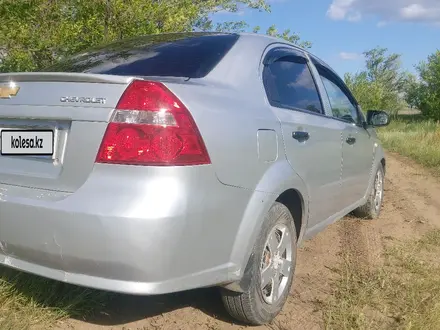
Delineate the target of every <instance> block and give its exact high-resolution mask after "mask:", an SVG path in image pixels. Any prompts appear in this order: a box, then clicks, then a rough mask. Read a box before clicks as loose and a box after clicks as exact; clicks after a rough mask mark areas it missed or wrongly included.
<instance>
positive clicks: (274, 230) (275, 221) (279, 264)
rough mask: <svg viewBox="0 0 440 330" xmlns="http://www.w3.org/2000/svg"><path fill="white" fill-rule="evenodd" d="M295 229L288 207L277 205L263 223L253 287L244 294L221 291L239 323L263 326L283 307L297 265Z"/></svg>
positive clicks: (253, 260) (254, 257) (252, 261)
mask: <svg viewBox="0 0 440 330" xmlns="http://www.w3.org/2000/svg"><path fill="white" fill-rule="evenodd" d="M296 243H297V239H296V230H295V226H294V222H293V218H292V215H291V214H290V212H289V210H288V209H287V207H286V206H284V205H283V204H281V203H278V202H276V203H275V204H274V205H273V206H272V207H271V209H270V210H269V212H268V214H267V215H266V218H265V220H264V223H263V227H262V229H261V232H260V235H259V237H258V239H257V241H256V243H255V245H254V248H253V251H252V255H251V257H250V259H249V263H250V264H249V265H248V266H250V268H251V271H250V274H251V275H250V276H251V278H250V286H249V288H248V290H247V291H246V292H244V293H237V292H233V291H229V290H226V289H223V290H222V298H223V302H224V305H225V307H226V309H227V311H228V312H229V314H230V315H231V316H233V317H234V318H236V319H237V320H239V321H242V322H245V323H248V324H252V325H261V324H266V323H269V322H270V321H272V320H273V319H274V318H275V317H276V316H277V315H278V313H279V312H280V311H281V309H282V308H283V306H284V304H285V302H286V300H287V297H288V295H289V292H290V288H291V286H292V281H293V275H294V272H295V263H296Z"/></svg>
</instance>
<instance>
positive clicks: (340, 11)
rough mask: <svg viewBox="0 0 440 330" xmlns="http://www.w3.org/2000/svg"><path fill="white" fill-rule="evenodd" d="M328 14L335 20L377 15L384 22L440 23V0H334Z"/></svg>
mask: <svg viewBox="0 0 440 330" xmlns="http://www.w3.org/2000/svg"><path fill="white" fill-rule="evenodd" d="M327 16H328V17H330V18H331V19H333V20H347V21H352V22H353V21H359V20H361V19H362V18H363V17H365V16H376V17H378V18H379V19H380V21H381V22H382V26H383V24H384V23H385V22H390V21H403V22H417V23H430V24H435V25H439V24H440V1H439V0H391V1H386V0H333V2H332V4H331V5H330V7H329V9H328V10H327Z"/></svg>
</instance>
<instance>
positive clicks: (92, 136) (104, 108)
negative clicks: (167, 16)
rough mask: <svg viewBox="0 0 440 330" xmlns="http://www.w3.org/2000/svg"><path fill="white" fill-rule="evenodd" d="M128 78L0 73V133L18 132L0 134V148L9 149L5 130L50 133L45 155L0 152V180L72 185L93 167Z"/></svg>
mask: <svg viewBox="0 0 440 330" xmlns="http://www.w3.org/2000/svg"><path fill="white" fill-rule="evenodd" d="M132 79H133V78H131V77H127V76H125V77H122V76H112V75H97V74H84V73H16V74H0V131H8V130H9V131H11V130H17V131H20V132H17V133H14V132H9V133H4V134H2V136H4V137H5V139H4V141H2V144H1V145H2V146H3V147H4V150H3V151H4V152H6V150H7V148H9V149H10V150H9V151H11V146H10V144H11V143H13V142H12V140H11V141H9V140H10V139H11V134H12V135H14V136H15V138H18V137H19V136H25V135H26V134H27V133H29V134H30V136H36V137H37V136H39V134H40V133H38V132H36V131H39V130H45V131H48V132H53V133H51V134H50V135H52V136H53V141H52V142H51V143H53V145H52V149H53V154H51V155H30V154H29V152H28V151H26V152H27V154H26V155H24V154H21V155H11V154H8V155H3V154H2V155H0V183H3V184H10V185H18V186H25V187H32V188H40V189H49V190H57V191H65V192H73V191H75V190H76V189H78V188H79V187H80V186H81V185H82V184H83V183H84V182H85V180H86V179H87V177H88V175H89V174H90V172H91V171H92V169H93V166H94V163H95V158H96V154H97V151H98V149H99V146H100V143H101V140H102V137H103V135H104V132H105V129H106V127H107V123H108V121H109V119H110V116H111V114H112V112H113V109H114V108H115V107H116V104H117V103H118V100H119V98H120V96H121V95H122V93H123V92H124V90H125V89H126V87H127V85H128V84H129V83H130V82H131V80H132ZM23 131H26V132H23ZM29 134H28V135H29ZM20 150H22V151H23V149H20ZM26 150H28V149H26ZM13 151H14V150H13Z"/></svg>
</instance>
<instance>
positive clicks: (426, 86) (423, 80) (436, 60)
mask: <svg viewBox="0 0 440 330" xmlns="http://www.w3.org/2000/svg"><path fill="white" fill-rule="evenodd" d="M417 71H418V73H419V75H420V82H416V83H415V84H414V89H413V90H412V92H413V93H414V95H415V98H416V106H417V107H418V108H419V109H420V110H421V111H422V113H423V115H425V116H426V117H428V118H431V119H434V120H437V121H438V120H440V50H437V51H436V52H435V53H434V54H432V55H430V56H429V57H428V59H427V61H423V62H421V63H420V64H419V65H418V66H417ZM410 95H411V94H410Z"/></svg>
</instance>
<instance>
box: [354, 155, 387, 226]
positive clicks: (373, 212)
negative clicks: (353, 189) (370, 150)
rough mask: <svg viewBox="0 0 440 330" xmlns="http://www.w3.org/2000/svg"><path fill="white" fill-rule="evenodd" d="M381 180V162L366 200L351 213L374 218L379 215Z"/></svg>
mask: <svg viewBox="0 0 440 330" xmlns="http://www.w3.org/2000/svg"><path fill="white" fill-rule="evenodd" d="M383 182H384V171H383V166H382V164H380V165H379V168H378V169H377V172H376V176H375V178H374V183H373V187H372V189H371V192H370V195H369V196H368V200H367V202H366V203H365V204H364V205H362V206H360V207H358V208H357V209H355V210H354V211H353V215H355V216H356V217H359V218H363V219H375V218H377V217H378V216H379V214H380V210H381V208H382V202H383Z"/></svg>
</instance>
